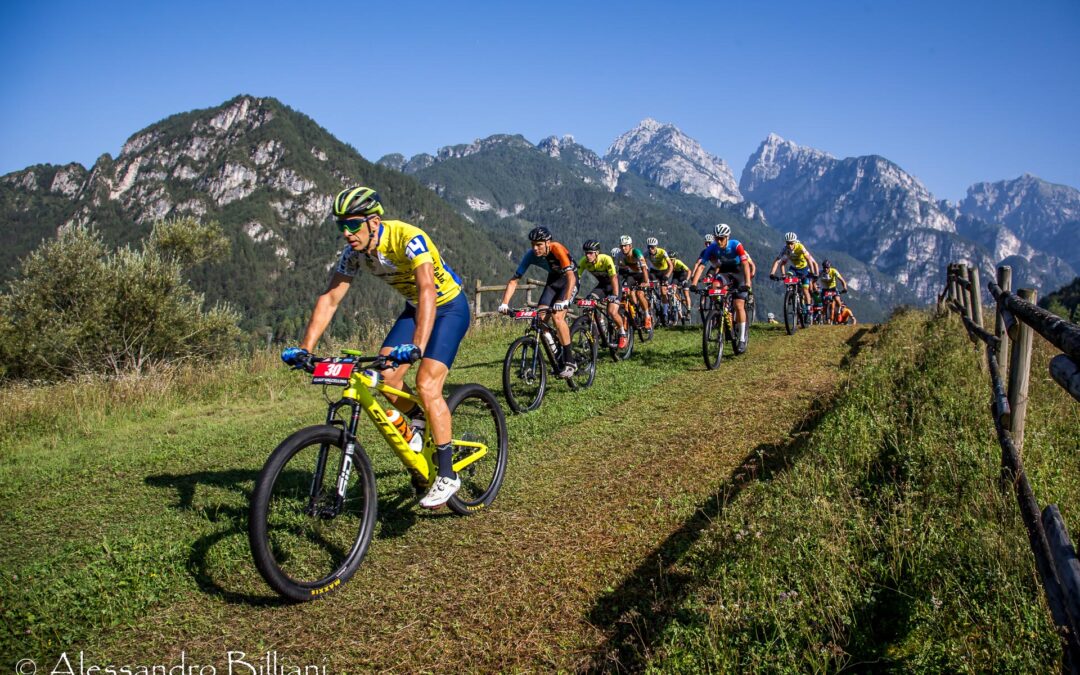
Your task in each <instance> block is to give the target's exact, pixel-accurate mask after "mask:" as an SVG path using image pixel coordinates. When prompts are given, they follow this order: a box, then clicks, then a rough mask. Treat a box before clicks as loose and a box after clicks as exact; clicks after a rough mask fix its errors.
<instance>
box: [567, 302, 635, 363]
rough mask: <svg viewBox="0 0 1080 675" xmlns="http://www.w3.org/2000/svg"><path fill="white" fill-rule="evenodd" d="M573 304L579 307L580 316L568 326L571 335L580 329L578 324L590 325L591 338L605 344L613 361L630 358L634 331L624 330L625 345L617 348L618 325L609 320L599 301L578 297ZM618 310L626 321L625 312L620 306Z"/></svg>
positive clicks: (632, 349) (632, 350)
mask: <svg viewBox="0 0 1080 675" xmlns="http://www.w3.org/2000/svg"><path fill="white" fill-rule="evenodd" d="M574 304H575V305H577V306H578V307H580V308H581V316H579V317H578V318H576V319H574V323H573V325H572V326H571V327H570V333H571V335H573V334H574V332H575V331H577V330H581V328H580V327H579V324H583V325H587V326H590V327H591V329H592V332H593V339H595V340H596V342H597V344H598V345H606V346H607V348H608V351H609V352H610V353H611V358H612V359H613V360H615V361H625V360H626V359H628V358H630V355H631V354H632V353H633V352H634V331H633V330H628V331H626V347H624V348H622V349H619V347H618V344H619V327H618V326H616V325H615V322H614V321H611V320H610V319H609V318H608V316H607V313H606V312H604V311H603V310H602V309H601V308H600V302H599V301H597V300H595V299H593V298H578V299H577V300H575V301H574ZM619 312H620V314H621V315H622V317H623V321H626V320H627V318H626V313H625V312H624V311H623V309H622V307H621V306H620V307H619Z"/></svg>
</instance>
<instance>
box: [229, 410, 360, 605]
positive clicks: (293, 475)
mask: <svg viewBox="0 0 1080 675" xmlns="http://www.w3.org/2000/svg"><path fill="white" fill-rule="evenodd" d="M344 436H345V434H344V433H343V432H342V430H341V429H339V428H338V427H334V426H330V425H320V426H314V427H307V428H306V429H301V430H300V431H298V432H296V433H294V434H293V435H291V436H289V437H288V438H286V439H285V440H284V441H282V442H281V445H279V446H278V447H277V448H276V449H275V450H274V452H273V453H271V454H270V457H269V459H267V460H266V465H265V466H263V469H262V471H261V472H260V473H259V477H258V479H256V481H255V490H254V492H252V494H251V508H250V511H249V514H248V541H249V543H250V544H251V554H252V556H253V557H254V559H255V567H256V568H257V569H258V570H259V574H261V575H262V577H263V579H265V580H266V583H267V584H269V585H270V588H272V589H274V590H275V591H277V592H278V594H280V595H281V596H283V597H285V598H288V599H289V600H294V601H298V602H303V601H307V600H314V599H316V598H319V597H322V596H324V595H326V594H328V593H332V592H334V591H337V590H340V589H341V586H342V585H343V584H344V583H345V582H346V581H348V580H349V578H350V577H351V576H352V575H353V573H354V572H356V568H357V567H359V565H360V561H361V560H363V558H364V554H365V553H366V552H367V548H368V545H369V544H370V543H371V535H372V532H374V530H375V519H376V513H377V510H378V500H377V497H376V493H375V474H374V472H373V471H372V470H371V463H370V462H369V461H368V458H367V455H366V454H364V451H363V449H362V448H361V447H360V445H359V444H356V445H355V448H354V449H353V451H352V454H351V455H348V456H347V455H346V453H345V443H344ZM339 486H340V487H341V488H342V489H339Z"/></svg>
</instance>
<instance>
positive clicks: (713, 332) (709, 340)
mask: <svg viewBox="0 0 1080 675" xmlns="http://www.w3.org/2000/svg"><path fill="white" fill-rule="evenodd" d="M701 355H702V356H703V357H704V358H705V367H706V368H708V369H709V370H715V369H717V368H719V367H720V360H721V359H722V358H724V312H723V310H722V309H721V308H720V307H717V306H714V307H713V308H712V309H710V310H709V313H708V314H706V315H705V325H704V326H702V327H701Z"/></svg>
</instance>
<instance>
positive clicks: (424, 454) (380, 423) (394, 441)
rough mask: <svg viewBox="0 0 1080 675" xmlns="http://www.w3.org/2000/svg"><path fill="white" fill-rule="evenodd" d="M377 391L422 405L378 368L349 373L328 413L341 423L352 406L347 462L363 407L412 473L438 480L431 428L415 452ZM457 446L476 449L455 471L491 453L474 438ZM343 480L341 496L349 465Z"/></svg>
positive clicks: (321, 460)
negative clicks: (344, 410)
mask: <svg viewBox="0 0 1080 675" xmlns="http://www.w3.org/2000/svg"><path fill="white" fill-rule="evenodd" d="M373 391H377V392H379V393H380V394H382V395H383V396H385V395H387V394H391V395H393V396H396V397H398V398H399V399H404V400H406V401H410V402H412V403H415V404H417V405H419V406H421V409H423V404H422V403H421V402H420V398H419V397H418V396H416V395H415V394H410V393H409V392H406V391H402V390H400V389H395V388H394V387H391V386H390V385H388V384H386V383H385V382H383V381H382V376H381V375H380V373H379V372H378V371H375V370H357V369H354V370H353V372H352V373H351V374H350V375H349V383H348V385H347V386H346V387H345V390H344V391H343V392H342V394H341V399H340V400H338V401H336V402H334V403H331V404H330V406H329V409H328V410H327V414H326V423H327V424H336V423H338V417H337V411H338V410H339V409H341V408H343V407H345V406H348V407H349V408H350V409H351V411H352V414H351V415H350V418H349V421H348V424H347V427H346V433H347V437H346V439H347V445H346V451H345V457H346V460H345V461H351V460H349V459H348V458H349V457H350V455H351V453H350V451H349V446H352V445H354V444H355V443H356V431H357V429H358V427H359V423H360V410H361V409H362V410H363V411H364V412H365V413H367V416H368V419H370V420H371V421H372V423H374V425H375V428H376V429H378V430H379V433H380V434H381V435H382V437H383V438H385V439H386V442H387V444H389V445H390V449H392V450H393V451H394V454H396V455H397V456H398V459H399V460H401V463H402V465H404V467H405V468H406V469H408V470H409V471H410V472H414V473H416V474H418V475H419V476H421V477H423V478H424V480H426V481H428V483H431V482H433V481H434V480H435V472H436V464H435V461H434V460H433V457H434V454H435V444H434V442H432V440H431V433H430V430H426V431H425V433H424V448H423V450H422V451H421V452H413V450H412V448H410V447H409V444H408V443H406V442H405V438H404V437H403V436H402V435H401V433H400V432H398V430H397V429H396V428H395V427H394V425H393V423H392V422H391V421H390V418H389V417H388V416H387V414H386V409H385V408H383V407H382V406H381V405H380V404H379V402H378V401H377V400H376V399H375V395H374V393H372V392H373ZM452 442H453V444H454V446H455V447H458V448H473V449H474V451H473V452H471V453H469V454H468V455H467V456H465V457H463V458H461V459H460V460H458V461H457V462H454V471H461V470H462V469H464V468H465V467H467V466H469V465H470V464H472V463H473V462H476V461H477V460H479V459H481V458H482V457H483V456H484V455H486V454H487V452H488V447H487V445H485V444H484V443H477V442H473V441H465V440H460V439H453V440H452ZM319 463H320V466H319V469H322V468H323V466H325V464H324V463H325V453H320V455H319ZM320 475H321V471H316V476H320ZM338 482H339V497H340V487H341V486H343V485H344V484H347V483H348V468H345V467H343V468H342V470H341V471H340V472H339V475H338ZM312 487H313V489H314V490H315V491H314V492H313V494H318V490H317V488H319V487H321V486H314V485H313V486H312Z"/></svg>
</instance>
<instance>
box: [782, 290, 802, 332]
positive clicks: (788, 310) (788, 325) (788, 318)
mask: <svg viewBox="0 0 1080 675" xmlns="http://www.w3.org/2000/svg"><path fill="white" fill-rule="evenodd" d="M797 292H798V291H792V290H788V292H787V293H785V294H784V328H785V329H787V334H788V335H793V334H794V333H795V328H796V327H797V326H798V325H797V324H796V323H795V322H796V321H797V320H798V318H797V317H796V316H795V315H796V313H797V312H798V311H799V308H798V306H797V305H796V301H795V293H797Z"/></svg>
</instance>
